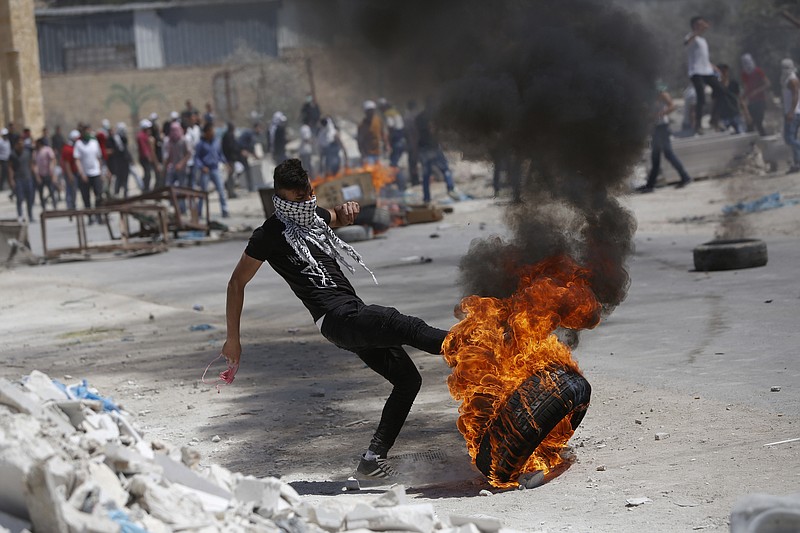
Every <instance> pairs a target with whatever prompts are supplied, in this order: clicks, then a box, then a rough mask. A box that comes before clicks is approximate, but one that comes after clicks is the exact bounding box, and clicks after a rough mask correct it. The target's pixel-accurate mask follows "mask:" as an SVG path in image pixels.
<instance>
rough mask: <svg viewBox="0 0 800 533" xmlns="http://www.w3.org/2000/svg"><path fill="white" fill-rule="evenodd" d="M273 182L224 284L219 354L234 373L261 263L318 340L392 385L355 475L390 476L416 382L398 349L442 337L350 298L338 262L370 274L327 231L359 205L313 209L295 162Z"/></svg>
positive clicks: (435, 345)
mask: <svg viewBox="0 0 800 533" xmlns="http://www.w3.org/2000/svg"><path fill="white" fill-rule="evenodd" d="M274 181H275V196H274V197H273V203H274V205H275V214H274V215H273V216H271V217H270V218H268V219H267V220H266V222H264V224H263V225H262V226H261V227H260V228H258V229H256V230H255V231H254V232H253V235H252V237H251V238H250V241H249V243H248V245H247V248H246V249H245V251H244V253H243V254H242V256H241V258H240V259H239V262H238V264H237V265H236V267H235V269H234V271H233V273H232V275H231V278H230V281H229V282H228V289H227V301H226V306H225V309H226V323H227V336H226V341H225V344H224V345H223V347H222V355H223V356H224V357H225V358H226V359H227V361H228V364H229V366H230V367H231V368H232V369H233V371H234V372H235V370H236V369H237V368H238V365H239V363H240V361H241V355H242V346H241V339H240V337H241V335H240V325H241V315H242V308H243V305H244V293H245V287H246V285H247V284H248V283H249V282H250V280H251V279H252V278H253V276H255V274H256V273H257V272H258V270H259V268H260V267H261V265H262V264H263V262H264V261H266V262H268V263H269V264H270V266H271V267H272V268H273V269H274V270H275V271H276V272H277V273H278V274H279V275H280V276H281V277H283V278H284V279H285V280H286V282H287V283H288V284H289V286H290V287H291V288H292V290H293V291H294V293H295V294H296V295H297V297H298V298H299V299H300V300H301V301H302V303H303V304H304V305H305V306H306V308H308V310H309V312H310V313H311V317H312V320H313V321H314V322H315V323H316V324H317V326H318V327H319V328H320V331H321V333H322V336H323V337H325V338H326V339H327V340H329V341H330V342H332V343H333V344H335V345H336V346H338V347H339V348H342V349H344V350H348V351H351V352H353V353H355V354H356V355H357V356H358V357H359V359H361V361H363V362H364V363H365V364H366V365H367V366H369V367H370V368H371V369H372V370H374V371H375V372H377V373H378V374H380V375H381V376H383V377H384V378H385V379H386V380H387V381H389V382H390V383H391V384H392V386H393V389H392V392H391V394H390V395H389V398H388V399H387V400H386V404H385V406H384V408H383V413H382V415H381V418H380V422H379V423H378V427H377V430H376V431H375V433H374V435H373V437H372V440H371V442H370V444H369V447H368V448H367V451H366V452H365V453H364V454H363V455H361V457H360V459H359V463H358V467H357V472H358V475H360V476H366V477H379V478H382V477H389V476H391V475H392V474H393V471H392V469H391V468H390V466H389V465H388V464H387V463H386V461H385V459H386V458H387V455H388V453H389V450H390V449H391V448H392V446H393V445H394V443H395V440H396V438H397V436H398V435H399V433H400V430H401V429H402V427H403V424H404V423H405V420H406V418H407V416H408V414H409V411H410V410H411V405H412V404H413V402H414V399H415V398H416V396H417V393H418V392H419V389H420V386H421V384H422V378H421V377H420V374H419V371H418V370H417V367H416V365H415V364H414V361H413V360H412V359H411V358H410V357H409V356H408V354H407V353H406V351H405V350H404V349H403V345H409V346H413V347H414V348H417V349H419V350H423V351H426V352H428V353H431V354H441V351H442V343H443V342H444V339H445V337H446V336H447V331H445V330H441V329H438V328H434V327H432V326H429V325H428V324H426V323H425V322H423V321H422V320H421V319H419V318H417V317H413V316H408V315H403V314H400V313H399V312H398V311H397V310H396V309H394V308H391V307H383V306H379V305H365V304H364V302H363V301H362V300H361V299H360V298H359V297H358V296H357V295H356V292H355V290H354V289H353V287H352V285H351V284H350V281H349V280H348V279H347V277H346V276H345V275H344V273H343V272H342V269H341V267H340V266H339V263H344V264H345V266H347V267H348V269H349V270H350V271H351V272H353V271H354V268H353V267H352V266H350V265H349V264H348V263H347V262H346V260H345V258H344V257H343V256H347V257H349V258H351V259H352V260H353V261H355V262H357V263H358V264H359V265H361V266H362V267H363V268H364V269H365V270H367V271H368V272H369V269H368V268H367V266H366V265H365V264H364V262H363V260H362V259H361V256H360V255H359V254H358V252H357V251H356V250H355V249H353V248H352V247H351V246H350V245H349V244H347V243H345V242H343V241H342V240H341V239H339V238H338V237H337V236H336V234H335V233H334V232H333V231H332V229H331V228H335V227H339V226H346V225H349V224H352V223H353V222H354V221H355V218H356V216H357V215H358V213H359V209H360V208H359V205H358V203H356V202H345V203H344V204H342V205H337V206H336V207H334V208H333V209H330V210H328V209H322V208H320V207H317V203H316V197H315V196H314V194H313V190H312V189H311V184H310V183H309V179H308V174H307V172H306V171H305V169H303V167H302V165H301V164H300V161H299V160H297V159H289V160H287V161H284V162H283V163H281V164H280V165H278V167H277V168H276V169H275V174H274ZM339 250H342V252H344V253H340V252H339ZM370 274H371V272H370ZM373 277H374V276H373Z"/></svg>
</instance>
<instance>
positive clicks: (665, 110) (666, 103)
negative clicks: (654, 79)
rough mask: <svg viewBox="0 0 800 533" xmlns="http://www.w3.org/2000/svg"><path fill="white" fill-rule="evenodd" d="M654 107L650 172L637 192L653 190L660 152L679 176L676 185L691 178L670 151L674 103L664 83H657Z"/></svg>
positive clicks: (687, 181)
mask: <svg viewBox="0 0 800 533" xmlns="http://www.w3.org/2000/svg"><path fill="white" fill-rule="evenodd" d="M654 107H655V109H654V118H655V124H654V126H653V134H652V137H651V141H650V149H651V152H650V161H651V167H650V173H649V174H648V175H647V183H646V184H645V185H643V186H641V187H639V188H638V189H637V191H638V192H642V193H648V192H653V191H654V190H655V187H656V179H658V174H659V173H660V172H661V155H662V154H663V155H664V157H665V158H666V159H667V161H669V162H670V164H671V165H672V166H673V168H675V171H676V172H677V173H678V175H679V176H680V177H681V180H680V181H679V182H678V185H677V186H678V187H685V186H686V185H688V184H689V183H691V181H692V178H691V177H690V176H689V174H688V173H687V172H686V170H685V169H684V168H683V164H682V163H681V161H680V159H678V156H676V155H675V152H673V151H672V141H671V140H670V136H671V135H672V134H671V132H670V130H669V115H670V113H672V112H673V111H675V103H674V102H673V101H672V97H671V96H670V95H669V92H667V87H666V85H664V84H661V83H659V84H658V87H657V95H656V99H655V106H654Z"/></svg>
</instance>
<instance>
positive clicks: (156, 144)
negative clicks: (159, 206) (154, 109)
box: [149, 113, 164, 189]
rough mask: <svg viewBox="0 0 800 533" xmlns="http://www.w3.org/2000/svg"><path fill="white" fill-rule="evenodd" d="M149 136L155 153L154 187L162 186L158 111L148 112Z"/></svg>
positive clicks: (162, 153)
mask: <svg viewBox="0 0 800 533" xmlns="http://www.w3.org/2000/svg"><path fill="white" fill-rule="evenodd" d="M149 120H150V123H151V124H152V126H150V137H152V138H153V152H154V154H155V158H156V161H155V164H154V165H153V175H154V176H155V187H154V188H156V189H158V188H159V187H163V186H164V137H163V136H162V135H161V126H159V125H158V113H150V119H149Z"/></svg>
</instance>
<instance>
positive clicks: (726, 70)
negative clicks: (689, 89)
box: [714, 63, 745, 133]
mask: <svg viewBox="0 0 800 533" xmlns="http://www.w3.org/2000/svg"><path fill="white" fill-rule="evenodd" d="M717 68H718V69H719V72H720V78H719V85H720V91H719V94H718V97H717V99H716V100H714V105H715V106H716V112H717V113H716V114H717V117H718V119H719V129H720V131H726V130H729V129H733V132H734V133H742V132H743V131H744V129H745V124H744V119H743V118H742V113H741V110H742V108H743V107H744V106H743V105H742V101H741V96H740V89H739V84H738V83H737V82H736V80H734V79H731V70H730V67H729V66H728V65H726V64H724V63H720V64H719V65H718V66H717Z"/></svg>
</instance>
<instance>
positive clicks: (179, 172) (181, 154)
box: [164, 120, 191, 187]
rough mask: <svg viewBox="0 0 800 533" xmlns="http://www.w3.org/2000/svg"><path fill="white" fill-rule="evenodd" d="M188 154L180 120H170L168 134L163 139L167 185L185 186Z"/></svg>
mask: <svg viewBox="0 0 800 533" xmlns="http://www.w3.org/2000/svg"><path fill="white" fill-rule="evenodd" d="M190 156H191V154H190V152H189V147H188V146H187V144H186V138H185V137H184V132H183V128H182V127H181V124H180V122H178V121H177V120H174V121H172V122H170V126H169V135H168V136H167V138H166V140H165V141H164V172H165V183H166V185H167V186H168V187H186V185H187V178H186V163H187V162H188V161H189V157H190Z"/></svg>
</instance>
